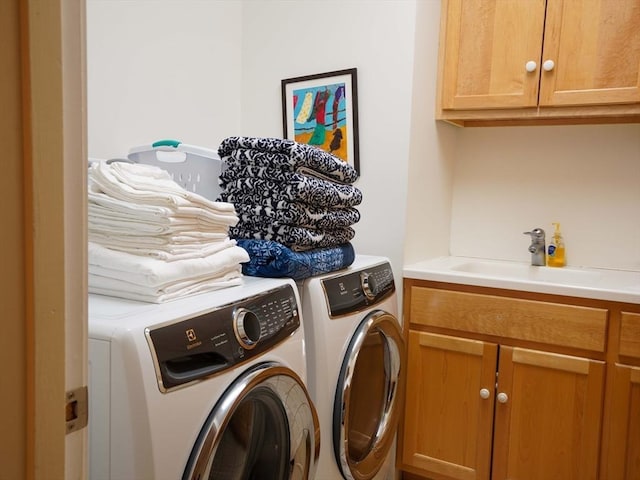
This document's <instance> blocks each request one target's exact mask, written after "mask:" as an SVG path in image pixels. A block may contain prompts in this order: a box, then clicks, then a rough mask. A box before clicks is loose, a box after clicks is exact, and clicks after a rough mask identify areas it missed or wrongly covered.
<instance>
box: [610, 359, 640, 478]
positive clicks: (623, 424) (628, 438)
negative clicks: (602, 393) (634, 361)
mask: <svg viewBox="0 0 640 480" xmlns="http://www.w3.org/2000/svg"><path fill="white" fill-rule="evenodd" d="M612 403H613V405H612V407H611V413H610V419H609V422H607V427H608V428H607V429H606V430H605V441H606V442H607V445H608V448H607V454H606V456H605V460H604V463H603V472H602V479H603V480H606V479H608V480H637V479H638V478H640V367H634V366H631V365H621V364H616V365H615V367H614V369H613V395H612Z"/></svg>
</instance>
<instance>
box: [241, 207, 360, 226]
mask: <svg viewBox="0 0 640 480" xmlns="http://www.w3.org/2000/svg"><path fill="white" fill-rule="evenodd" d="M269 203H271V202H269ZM275 203H276V205H275V206H271V205H245V204H241V203H238V204H236V213H237V215H238V218H239V219H240V221H241V222H243V223H244V224H245V225H246V224H248V223H250V222H258V223H261V224H264V223H278V224H286V225H297V226H299V227H305V228H313V229H316V230H323V229H328V230H334V229H336V228H342V227H349V226H351V225H353V224H355V223H357V222H358V221H360V212H359V211H358V210H357V209H355V208H353V207H348V208H334V209H326V208H323V207H316V206H314V205H304V204H302V203H295V202H284V201H282V202H275Z"/></svg>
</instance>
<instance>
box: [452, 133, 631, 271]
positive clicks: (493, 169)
mask: <svg viewBox="0 0 640 480" xmlns="http://www.w3.org/2000/svg"><path fill="white" fill-rule="evenodd" d="M456 142H457V152H456V170H455V183H454V188H453V211H452V218H453V219H452V224H451V253H452V254H453V255H463V256H472V257H482V258H496V259H504V260H518V261H524V262H528V261H529V259H530V254H529V253H528V251H527V247H528V246H529V243H530V242H529V237H528V236H525V235H523V234H522V232H524V231H528V230H530V229H531V228H535V227H541V228H543V229H544V230H545V231H546V232H547V239H549V237H550V236H551V234H552V232H553V226H552V225H551V223H552V222H560V223H561V227H562V232H563V236H564V240H565V244H566V249H567V264H568V265H572V266H588V267H601V268H613V269H622V270H638V271H640V125H598V126H584V125H581V126H555V127H507V128H482V129H479V128H471V129H464V130H460V131H458V132H457V135H456Z"/></svg>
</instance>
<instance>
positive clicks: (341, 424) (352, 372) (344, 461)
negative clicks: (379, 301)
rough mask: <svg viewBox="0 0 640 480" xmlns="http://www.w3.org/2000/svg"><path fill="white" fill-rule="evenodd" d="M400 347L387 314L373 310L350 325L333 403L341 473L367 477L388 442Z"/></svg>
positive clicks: (396, 408)
mask: <svg viewBox="0 0 640 480" xmlns="http://www.w3.org/2000/svg"><path fill="white" fill-rule="evenodd" d="M403 349H404V341H403V339H402V330H401V328H400V325H399V323H398V320H397V319H396V318H395V317H394V316H393V315H391V314H389V313H386V312H383V311H381V310H376V311H373V312H371V313H370V314H369V315H367V316H366V317H365V318H364V320H362V322H361V323H360V325H359V326H358V328H357V329H356V331H355V333H354V335H353V337H352V338H351V341H350V343H349V347H348V348H347V352H346V354H345V357H344V360H343V363H342V368H341V371H340V377H339V379H338V385H337V388H336V396H335V403H334V408H333V417H334V418H333V446H334V453H335V456H336V461H337V463H338V466H339V468H340V470H341V472H342V475H343V476H344V478H346V479H348V480H369V479H371V478H373V477H374V476H375V475H376V473H378V471H379V470H380V468H381V467H382V465H383V464H384V462H385V460H386V459H387V455H388V453H389V451H390V449H391V447H392V445H393V442H394V439H395V434H396V429H397V426H398V419H399V413H400V403H399V397H398V393H399V392H398V382H399V376H400V363H401V358H402V353H403Z"/></svg>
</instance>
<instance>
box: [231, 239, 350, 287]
mask: <svg viewBox="0 0 640 480" xmlns="http://www.w3.org/2000/svg"><path fill="white" fill-rule="evenodd" d="M237 242H238V246H239V247H242V248H244V249H245V250H246V251H247V253H248V254H249V261H248V262H247V263H243V264H242V273H243V274H245V275H248V276H251V277H269V278H282V277H290V278H293V279H294V280H303V279H305V278H308V277H312V276H314V275H320V274H322V273H329V272H334V271H336V270H341V269H343V268H346V267H348V266H349V265H351V264H352V263H353V261H354V260H355V251H354V249H353V245H351V243H345V244H342V245H339V246H336V247H327V248H316V249H313V250H307V251H304V252H294V251H293V250H291V249H290V248H287V247H285V246H284V245H282V244H281V243H278V242H275V241H272V240H246V239H245V240H242V239H239V240H237Z"/></svg>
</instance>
